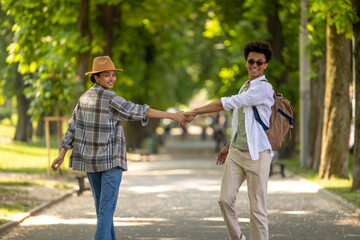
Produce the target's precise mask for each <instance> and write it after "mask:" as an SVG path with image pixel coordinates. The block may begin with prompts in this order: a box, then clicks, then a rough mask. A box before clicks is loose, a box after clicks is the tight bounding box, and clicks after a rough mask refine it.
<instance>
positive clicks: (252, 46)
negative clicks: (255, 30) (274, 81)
mask: <svg viewBox="0 0 360 240" xmlns="http://www.w3.org/2000/svg"><path fill="white" fill-rule="evenodd" d="M250 52H257V53H263V54H264V55H265V58H266V62H267V63H268V62H270V60H271V58H272V50H271V47H270V45H269V44H268V43H267V42H259V41H255V42H250V43H248V44H246V46H245V47H244V56H245V60H247V58H248V56H249V53H250Z"/></svg>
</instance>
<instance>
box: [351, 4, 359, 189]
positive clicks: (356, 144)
mask: <svg viewBox="0 0 360 240" xmlns="http://www.w3.org/2000/svg"><path fill="white" fill-rule="evenodd" d="M352 2H353V4H354V7H355V9H356V12H357V15H358V17H359V18H360V2H359V1H356V0H353V1H352ZM354 41H355V49H354V53H355V63H354V64H355V76H354V77H355V86H354V87H355V127H354V128H355V133H354V135H355V136H354V163H353V182H352V187H351V188H352V189H353V190H355V189H360V67H359V64H360V21H358V22H357V23H355V24H354Z"/></svg>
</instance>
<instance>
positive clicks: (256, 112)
mask: <svg viewBox="0 0 360 240" xmlns="http://www.w3.org/2000/svg"><path fill="white" fill-rule="evenodd" d="M252 109H253V112H254V117H255V120H256V121H257V122H258V123H260V125H261V126H262V127H263V129H264V131H266V130H268V129H269V128H268V127H267V126H266V125H265V123H264V122H263V121H262V120H261V118H260V115H259V112H258V110H257V108H256V107H255V106H253V107H252Z"/></svg>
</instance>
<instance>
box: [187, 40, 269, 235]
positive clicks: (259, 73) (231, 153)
mask: <svg viewBox="0 0 360 240" xmlns="http://www.w3.org/2000/svg"><path fill="white" fill-rule="evenodd" d="M244 56H245V60H246V63H245V66H246V68H247V71H248V76H249V79H248V81H246V82H245V83H244V85H243V86H242V87H241V89H240V91H239V94H238V95H233V96H231V97H223V98H221V99H220V100H217V101H214V102H212V103H209V104H207V105H205V106H202V107H199V108H196V109H194V110H192V111H191V112H187V113H185V116H186V117H187V121H186V123H188V122H190V121H192V120H193V119H194V117H195V116H197V115H199V114H204V113H212V112H218V111H221V110H227V111H228V110H230V109H233V110H234V111H233V119H232V136H231V140H229V141H228V143H227V145H226V146H225V147H224V148H223V149H222V150H221V151H220V153H219V155H218V158H217V161H216V164H219V165H223V164H224V163H225V167H224V173H223V178H222V183H221V192H220V199H219V205H220V209H221V212H222V215H223V217H224V221H225V224H226V226H227V229H228V231H229V235H230V238H231V239H232V240H245V235H244V234H243V233H242V232H241V229H240V226H239V223H238V216H237V213H236V209H235V201H236V196H237V194H238V191H239V188H240V186H241V185H242V183H243V182H244V181H245V180H247V189H248V196H249V201H250V239H253V240H267V239H268V238H269V234H268V219H267V204H266V197H267V183H268V178H269V171H270V164H271V158H272V156H273V152H272V150H271V145H270V142H269V140H268V137H267V135H266V133H265V131H264V130H263V128H262V126H261V125H260V124H259V123H258V122H257V121H256V120H255V118H254V114H253V110H252V106H256V108H257V110H258V112H259V115H260V117H261V119H262V120H263V122H264V123H265V125H267V126H269V120H270V116H271V107H272V105H273V104H274V98H273V95H274V91H273V89H272V86H271V84H269V83H268V82H267V81H266V79H265V75H264V71H265V69H266V68H267V66H268V64H269V62H270V60H271V57H272V50H271V48H270V46H269V44H267V43H263V42H251V43H249V44H247V45H246V46H245V48H244Z"/></svg>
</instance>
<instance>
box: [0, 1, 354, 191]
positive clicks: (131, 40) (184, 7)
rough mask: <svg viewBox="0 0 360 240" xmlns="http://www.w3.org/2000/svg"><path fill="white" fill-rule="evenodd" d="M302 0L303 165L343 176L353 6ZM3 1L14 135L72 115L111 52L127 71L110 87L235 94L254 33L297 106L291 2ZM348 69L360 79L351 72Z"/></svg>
mask: <svg viewBox="0 0 360 240" xmlns="http://www.w3.org/2000/svg"><path fill="white" fill-rule="evenodd" d="M304 1H305V0H303V2H304ZM305 2H306V3H307V4H305V6H306V5H308V8H307V9H305V10H304V11H305V12H306V13H307V14H308V19H309V22H308V25H307V29H308V31H309V36H308V39H309V40H308V46H307V55H308V57H309V58H310V61H311V74H310V77H309V79H310V80H309V81H310V83H311V90H312V91H311V103H312V104H311V113H310V121H309V140H308V143H309V148H308V150H309V151H308V153H307V156H308V157H307V159H308V161H307V163H306V167H308V168H313V169H315V170H316V171H319V173H320V176H321V177H324V178H331V177H332V176H340V177H347V175H348V170H347V161H348V160H347V159H348V147H347V143H348V133H349V125H350V103H349V84H350V79H351V77H352V72H351V64H350V63H351V44H350V41H351V40H350V39H351V38H354V42H355V53H357V58H358V52H359V51H358V50H357V49H358V43H359V36H358V34H359V26H358V24H359V12H358V11H359V6H358V5H357V4H358V3H357V1H356V0H353V1H352V2H351V1H350V0H309V1H305ZM1 9H2V11H1V12H0V18H1V23H2V24H1V36H2V39H4V41H2V42H1V45H0V48H1V49H0V56H1V57H0V66H1V68H2V69H5V71H2V73H0V75H1V78H0V82H1V85H2V89H3V90H2V93H1V95H2V96H3V97H5V98H7V99H9V98H12V97H13V96H15V95H16V96H17V102H18V104H17V105H18V113H19V123H18V128H17V131H16V132H17V135H16V137H15V139H17V140H27V139H30V138H31V134H32V133H31V126H32V125H31V119H30V117H32V119H33V120H37V119H41V118H40V116H42V115H43V114H55V115H56V114H58V115H60V114H69V109H72V106H73V105H74V103H75V102H76V100H77V99H78V97H79V94H80V92H82V91H83V90H84V89H87V88H88V87H89V84H90V82H89V81H88V79H87V78H85V77H84V75H83V74H84V72H86V71H88V70H89V69H90V64H91V60H92V59H93V57H94V56H97V55H109V56H111V57H112V59H113V60H114V62H115V65H116V66H117V67H121V68H124V69H125V71H124V72H123V73H121V74H119V75H118V80H117V82H116V85H115V87H114V90H115V91H116V92H117V93H118V94H119V95H122V96H123V97H124V98H126V99H129V100H131V101H134V102H136V103H139V104H143V103H147V104H149V105H150V106H152V107H154V108H160V109H166V108H168V107H170V106H174V105H177V104H182V103H183V104H186V103H187V102H188V101H189V99H190V98H191V96H192V95H193V94H194V93H196V92H197V91H198V90H199V89H200V88H206V89H207V90H208V92H209V95H210V97H211V98H219V97H221V96H224V95H232V94H236V93H237V91H238V89H239V87H240V86H241V85H242V84H243V83H244V81H246V80H247V72H246V69H245V67H244V63H245V62H244V56H243V52H242V49H243V46H244V45H245V44H246V43H247V42H249V41H253V40H263V41H268V42H269V43H270V44H271V46H272V48H273V52H274V58H273V60H272V62H271V64H270V66H269V68H268V70H267V78H268V79H269V80H270V81H271V82H272V83H273V85H274V87H275V89H276V90H277V91H279V92H282V93H284V94H285V95H286V96H287V97H288V98H289V99H290V101H291V102H292V105H293V106H294V109H295V112H296V114H297V116H298V114H299V97H300V95H299V29H300V19H301V18H300V9H301V5H300V1H298V0H287V1H285V0H269V1H255V0H236V1H235V0H184V1H177V0H141V1H125V0H111V1H103V0H92V1H90V0H39V1H31V0H2V1H1ZM5 59H6V61H5ZM353 75H354V76H356V77H357V80H356V83H357V84H358V82H359V79H358V76H359V73H358V72H356V73H353ZM356 89H358V90H359V89H360V88H359V87H357V88H356ZM357 96H358V94H357ZM356 102H357V104H358V103H359V101H356ZM357 109H358V108H357ZM357 119H359V117H357ZM355 124H357V125H356V126H357V127H355V129H360V128H359V121H356V123H355ZM295 126H297V125H295ZM133 127H137V125H134V126H133V124H129V126H128V128H133ZM18 132H19V134H18ZM20 132H21V134H20ZM137 133H138V134H139V136H138V139H140V138H141V137H142V136H143V133H142V132H141V131H137ZM297 133H298V129H296V130H295V131H294V134H293V135H297ZM358 134H359V133H357V135H358ZM131 139H136V138H134V137H132V138H131ZM138 139H136V141H135V142H134V143H132V144H136V143H137V142H140V141H138ZM355 141H356V143H359V141H360V140H359V137H358V136H356V138H355ZM296 142H298V137H296V136H295V137H293V138H292V139H291V140H290V141H288V142H287V144H286V145H285V147H284V148H283V149H282V150H281V152H280V154H281V156H282V157H294V155H295V153H296V148H295V146H296ZM357 145H359V144H355V152H354V158H355V161H354V162H355V164H357V166H358V165H359V163H358V162H359V161H360V160H359V155H360V153H359V149H358V148H357ZM355 169H358V168H356V167H355V165H354V181H355V175H356V176H359V175H360V173H359V170H357V171H358V172H355ZM356 181H357V182H360V181H359V180H356ZM354 185H355V184H354Z"/></svg>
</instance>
